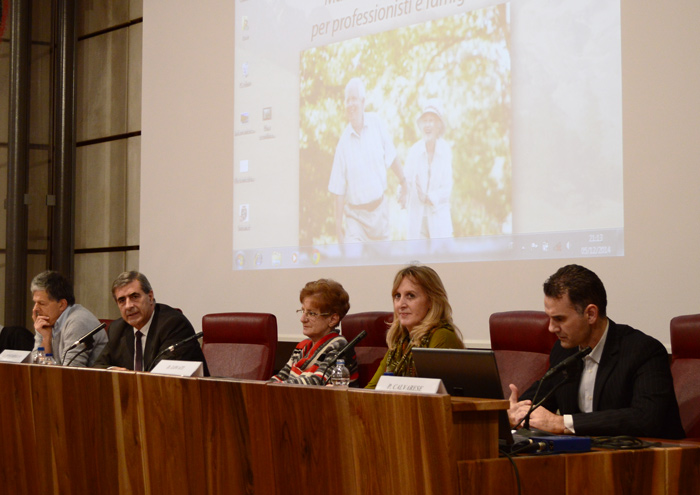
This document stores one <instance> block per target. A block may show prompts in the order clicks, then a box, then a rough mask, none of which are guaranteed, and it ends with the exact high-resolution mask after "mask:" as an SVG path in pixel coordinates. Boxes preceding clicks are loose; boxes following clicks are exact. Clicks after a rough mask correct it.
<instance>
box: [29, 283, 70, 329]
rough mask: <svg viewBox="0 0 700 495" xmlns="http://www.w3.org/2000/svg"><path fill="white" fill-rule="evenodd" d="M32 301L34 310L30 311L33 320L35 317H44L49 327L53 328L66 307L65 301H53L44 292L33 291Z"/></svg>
mask: <svg viewBox="0 0 700 495" xmlns="http://www.w3.org/2000/svg"><path fill="white" fill-rule="evenodd" d="M32 300H33V301H34V308H33V309H32V311H33V312H34V317H35V319H36V317H37V316H45V317H46V318H47V323H48V325H49V326H54V324H55V323H56V320H58V318H59V317H60V316H61V315H62V314H63V312H64V311H65V310H66V308H67V307H68V302H67V301H66V300H65V299H61V300H60V301H54V300H53V299H51V297H49V294H48V292H46V291H45V290H37V291H34V293H33V294H32Z"/></svg>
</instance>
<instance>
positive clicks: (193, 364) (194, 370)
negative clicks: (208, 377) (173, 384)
mask: <svg viewBox="0 0 700 495" xmlns="http://www.w3.org/2000/svg"><path fill="white" fill-rule="evenodd" d="M151 373H155V374H157V375H172V376H199V377H202V376H204V365H202V363H201V362H200V361H176V360H174V359H163V360H162V361H158V364H156V366H155V368H153V369H152V370H151Z"/></svg>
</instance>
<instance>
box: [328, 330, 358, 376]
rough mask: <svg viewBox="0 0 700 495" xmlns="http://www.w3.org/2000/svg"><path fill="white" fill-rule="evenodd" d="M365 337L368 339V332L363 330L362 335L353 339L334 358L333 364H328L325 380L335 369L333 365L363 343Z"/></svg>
mask: <svg viewBox="0 0 700 495" xmlns="http://www.w3.org/2000/svg"><path fill="white" fill-rule="evenodd" d="M365 337H367V332H365V331H364V330H362V331H361V332H360V333H358V334H357V336H356V337H355V338H354V339H352V340H351V341H350V342H348V343H347V344H346V345H345V347H343V348H342V349H341V350H340V351H339V352H338V354H336V355H335V356H333V359H331V362H330V363H328V366H327V367H326V371H324V372H323V378H325V377H326V373H328V370H330V369H333V365H334V364H335V362H336V361H337V360H338V359H339V358H340V356H342V355H343V354H345V353H346V352H348V351H349V350H350V349H352V348H353V347H355V344H357V343H358V342H359V341H361V340H362V339H364V338H365Z"/></svg>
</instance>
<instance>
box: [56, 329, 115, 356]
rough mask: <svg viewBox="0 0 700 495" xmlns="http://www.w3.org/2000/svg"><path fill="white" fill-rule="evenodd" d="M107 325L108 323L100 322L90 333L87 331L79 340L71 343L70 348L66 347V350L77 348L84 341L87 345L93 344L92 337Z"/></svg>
mask: <svg viewBox="0 0 700 495" xmlns="http://www.w3.org/2000/svg"><path fill="white" fill-rule="evenodd" d="M106 326H107V324H106V323H100V324H99V325H97V327H95V328H94V329H92V330H90V331H89V332H88V333H86V334H85V335H83V336H82V337H80V338H79V339H78V340H76V341H75V342H73V343H72V344H71V345H70V347H69V348H68V349H66V352H68V351H72V350H73V349H75V348H76V347H78V346H79V345H80V344H83V343H84V344H85V345H86V346H88V345H90V344H92V337H93V336H94V335H95V334H96V333H97V332H99V331H100V330H102V329H103V328H104V327H106ZM63 355H64V356H65V353H64V354H63Z"/></svg>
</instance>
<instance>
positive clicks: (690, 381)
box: [671, 314, 700, 441]
mask: <svg viewBox="0 0 700 495" xmlns="http://www.w3.org/2000/svg"><path fill="white" fill-rule="evenodd" d="M671 374H672V375H673V388H674V389H675V391H676V398H677V399H678V407H679V408H680V411H681V421H682V422H683V428H684V429H685V434H686V435H687V437H688V438H692V439H694V440H698V441H700V314H697V315H685V316H676V317H675V318H673V319H672V320H671Z"/></svg>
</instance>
